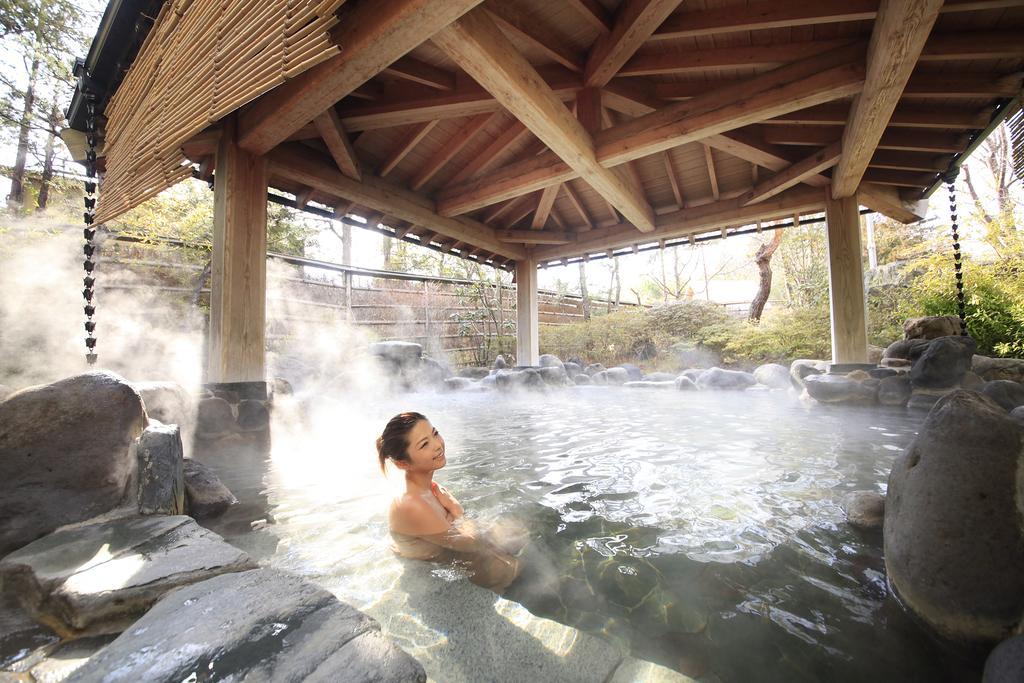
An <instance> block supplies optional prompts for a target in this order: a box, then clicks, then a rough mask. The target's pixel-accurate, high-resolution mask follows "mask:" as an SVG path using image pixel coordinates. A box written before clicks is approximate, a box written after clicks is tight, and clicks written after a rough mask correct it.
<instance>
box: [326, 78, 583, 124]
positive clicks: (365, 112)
mask: <svg viewBox="0 0 1024 683" xmlns="http://www.w3.org/2000/svg"><path fill="white" fill-rule="evenodd" d="M537 72H538V73H539V74H540V75H541V77H542V78H543V79H544V82H545V83H547V84H548V86H549V87H550V88H551V90H552V91H553V92H554V93H555V95H557V96H558V97H559V98H560V99H562V100H571V99H573V98H574V97H575V96H576V91H577V90H579V89H580V87H581V83H580V77H579V74H574V73H572V72H570V71H567V70H565V69H564V68H562V67H560V66H553V65H550V66H543V67H538V69H537ZM497 111H502V107H501V104H500V103H499V102H498V100H496V99H494V96H493V95H491V94H490V93H489V92H487V91H486V90H484V89H483V88H481V87H480V86H478V85H476V84H475V83H473V84H469V85H463V86H460V87H459V88H457V89H456V90H455V91H454V92H450V93H436V94H435V93H429V94H422V93H421V94H417V95H415V96H411V97H410V96H409V95H408V94H406V93H403V92H391V93H390V94H389V96H388V97H386V98H380V99H378V100H376V101H374V102H362V103H358V104H344V103H343V106H342V107H341V108H340V109H339V112H338V113H339V114H340V115H341V120H342V122H343V123H344V124H345V128H346V129H348V130H350V131H357V130H377V129H380V128H394V127H397V126H407V125H409V124H412V123H422V122H424V121H433V120H435V119H453V118H461V117H463V116H475V115H477V114H486V113H491V112H497Z"/></svg>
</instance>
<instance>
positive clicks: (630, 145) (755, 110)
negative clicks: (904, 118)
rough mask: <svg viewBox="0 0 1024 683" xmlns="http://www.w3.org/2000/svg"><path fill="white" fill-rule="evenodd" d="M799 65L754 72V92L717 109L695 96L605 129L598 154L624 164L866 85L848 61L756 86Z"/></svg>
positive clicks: (861, 70) (608, 161)
mask: <svg viewBox="0 0 1024 683" xmlns="http://www.w3.org/2000/svg"><path fill="white" fill-rule="evenodd" d="M801 65H803V66H806V62H798V63H797V64H793V65H790V66H787V67H782V68H781V69H777V70H776V71H771V72H768V73H767V74H763V75H762V76H755V77H754V78H752V79H750V81H749V82H748V83H749V86H750V88H751V91H748V93H747V94H745V95H744V96H740V97H739V98H737V99H734V100H733V101H732V102H729V103H727V104H722V105H720V106H718V107H717V108H711V107H708V108H706V109H705V108H704V107H703V106H702V98H695V99H694V100H691V101H690V102H680V103H676V104H671V105H668V106H667V107H665V108H663V109H661V110H659V111H656V112H654V113H651V114H647V115H646V116H641V117H640V118H637V119H633V120H632V121H628V122H626V123H624V124H620V125H618V126H616V127H615V128H612V129H609V130H606V131H603V132H602V133H601V135H599V136H598V137H597V140H596V142H597V158H598V159H599V160H600V161H601V163H603V164H610V165H614V164H619V163H624V162H626V161H629V160H631V159H637V158H639V157H642V156H647V155H649V154H654V153H655V152H660V151H662V150H665V149H669V148H671V147H677V146H679V145H682V144H685V143H687V142H694V141H697V140H701V139H703V138H706V137H708V136H710V135H715V134H717V133H724V132H727V131H730V130H733V129H736V128H741V127H743V126H745V125H748V124H751V123H755V122H757V121H761V120H764V119H766V118H772V117H774V116H779V115H781V114H784V113H786V112H788V111H794V110H797V109H802V108H803V107H808V106H812V105H815V104H821V103H822V102H828V101H831V100H834V99H838V98H841V97H846V96H849V95H852V94H855V93H856V92H858V91H859V90H860V88H861V86H862V84H863V79H864V67H863V66H862V65H859V64H847V65H844V66H837V67H833V68H830V69H825V70H823V71H819V72H818V73H814V74H812V75H808V76H805V77H802V78H798V79H797V80H793V81H790V82H784V83H783V84H781V85H771V86H767V87H763V88H761V89H760V91H759V90H758V88H757V86H759V85H762V84H763V83H764V82H765V81H767V80H773V79H771V78H770V77H771V76H772V75H773V74H776V72H780V71H788V70H790V69H791V68H793V67H798V66H801ZM726 90H730V89H726ZM720 94H721V91H719V92H717V93H711V95H713V96H714V97H713V98H709V99H715V100H716V99H717V98H718V96H720ZM705 97H708V96H705ZM777 127H778V126H771V127H770V128H771V129H774V128H777Z"/></svg>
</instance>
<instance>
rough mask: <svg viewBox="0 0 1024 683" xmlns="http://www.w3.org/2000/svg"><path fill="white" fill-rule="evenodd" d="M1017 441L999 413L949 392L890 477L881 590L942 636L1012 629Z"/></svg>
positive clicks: (1017, 605)
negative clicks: (886, 585)
mask: <svg viewBox="0 0 1024 683" xmlns="http://www.w3.org/2000/svg"><path fill="white" fill-rule="evenodd" d="M1021 436H1022V434H1021V430H1020V429H1019V428H1018V427H1017V425H1016V424H1014V422H1013V421H1012V420H1011V419H1010V418H1009V417H1008V416H1007V414H1006V411H1004V410H1003V409H1002V407H1000V406H999V405H998V404H996V403H995V402H993V401H991V400H990V399H988V398H986V397H984V396H982V395H980V394H977V393H974V392H970V391H963V390H956V391H953V392H952V393H950V394H949V395H947V396H944V397H942V398H940V399H939V400H938V402H937V403H936V404H935V406H934V407H933V408H932V410H931V413H929V415H928V417H927V419H926V420H925V422H924V425H923V426H922V427H921V430H920V432H919V434H918V436H917V438H916V439H915V440H914V441H913V442H912V443H911V444H910V446H908V447H907V449H906V451H904V453H903V454H902V455H901V456H899V457H898V458H897V460H896V462H895V464H894V465H893V468H892V472H891V473H890V475H889V484H888V494H887V498H886V510H885V527H884V546H885V565H886V571H887V574H888V576H889V581H890V583H891V585H892V587H893V589H894V590H895V591H896V593H897V595H898V596H899V597H900V599H901V600H902V601H903V603H904V604H905V605H906V606H907V607H909V608H910V609H911V610H913V611H914V612H915V613H916V614H917V615H918V616H919V617H920V618H921V619H922V620H923V621H924V622H926V623H927V624H928V625H930V626H931V627H932V628H934V629H935V630H936V631H938V632H939V633H941V634H943V635H944V636H946V637H951V638H954V639H960V640H965V641H996V640H1000V639H1002V638H1005V637H1007V636H1009V635H1010V634H1011V633H1012V632H1013V630H1014V629H1015V628H1018V627H1019V626H1020V624H1021V617H1022V615H1024V573H1022V572H1021V571H1020V567H1021V566H1022V565H1024V529H1022V518H1021V515H1020V510H1019V509H1018V505H1017V500H1018V498H1019V496H1020V495H1021V492H1019V491H1018V490H1017V489H1018V488H1019V487H1020V486H1021V481H1022V475H1021V469H1022V467H1024V448H1022V444H1021Z"/></svg>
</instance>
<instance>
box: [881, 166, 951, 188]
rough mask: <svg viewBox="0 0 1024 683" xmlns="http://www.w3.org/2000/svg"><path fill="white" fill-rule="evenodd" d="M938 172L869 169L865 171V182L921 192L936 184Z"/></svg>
mask: <svg viewBox="0 0 1024 683" xmlns="http://www.w3.org/2000/svg"><path fill="white" fill-rule="evenodd" d="M936 177H938V173H937V172H936V171H931V172H929V171H898V170H893V169H889V168H869V169H867V170H865V171H864V175H863V178H864V182H868V183H874V184H875V185H892V186H895V187H914V188H917V189H920V190H923V189H924V188H926V187H928V186H929V185H931V184H932V183H934V182H935V179H936Z"/></svg>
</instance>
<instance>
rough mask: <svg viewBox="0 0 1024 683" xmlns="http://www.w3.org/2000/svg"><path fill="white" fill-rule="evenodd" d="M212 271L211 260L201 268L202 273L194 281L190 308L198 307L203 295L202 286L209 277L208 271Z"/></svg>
mask: <svg viewBox="0 0 1024 683" xmlns="http://www.w3.org/2000/svg"><path fill="white" fill-rule="evenodd" d="M212 269H213V259H210V260H209V261H207V262H206V265H205V266H203V272H202V273H200V274H199V279H198V280H196V284H195V287H193V288H192V306H193V307H196V306H198V305H199V299H200V297H201V296H202V294H203V285H205V284H206V278H208V277H210V271H211V270H212Z"/></svg>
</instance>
